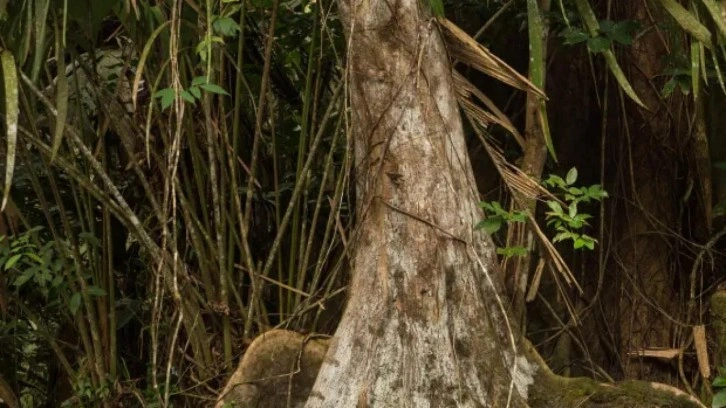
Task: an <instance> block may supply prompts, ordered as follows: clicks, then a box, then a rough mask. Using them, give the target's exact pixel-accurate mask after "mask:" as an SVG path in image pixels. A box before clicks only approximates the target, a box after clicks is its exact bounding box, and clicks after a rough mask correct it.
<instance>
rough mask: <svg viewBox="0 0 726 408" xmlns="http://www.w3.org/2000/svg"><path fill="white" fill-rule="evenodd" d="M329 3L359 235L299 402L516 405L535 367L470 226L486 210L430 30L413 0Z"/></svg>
mask: <svg viewBox="0 0 726 408" xmlns="http://www.w3.org/2000/svg"><path fill="white" fill-rule="evenodd" d="M340 6H341V15H342V16H343V22H344V25H345V27H346V30H347V33H346V34H347V38H348V45H349V50H348V52H349V54H348V58H349V59H348V70H349V84H350V85H349V86H350V98H351V114H352V129H351V130H352V135H353V145H354V149H355V158H356V168H355V171H356V192H357V197H356V199H357V203H358V205H357V207H358V209H359V210H358V211H359V213H358V220H357V222H358V224H357V225H358V230H357V231H356V232H355V241H354V250H353V255H352V267H353V270H354V275H353V277H352V282H351V285H350V298H349V300H348V306H347V309H346V311H345V313H344V315H343V318H342V321H341V323H340V325H339V327H338V330H337V332H336V336H335V338H334V340H333V341H332V344H331V349H330V351H329V352H328V356H327V358H326V361H325V362H324V364H323V367H322V369H321V371H320V374H319V376H318V378H317V382H316V385H315V387H314V388H313V391H312V393H311V395H310V398H309V399H308V402H307V405H306V406H307V407H310V408H312V407H350V406H369V405H375V406H390V407H393V406H395V407H406V406H416V407H425V406H436V407H439V406H486V405H488V404H494V405H497V406H505V405H507V403H508V401H509V403H510V404H511V405H510V406H513V407H516V406H524V405H525V403H524V401H525V399H526V397H527V388H528V385H529V384H531V383H532V382H533V378H532V374H533V370H534V369H535V366H533V365H532V364H530V363H529V362H528V361H527V359H526V358H524V357H523V356H522V355H521V354H520V353H519V352H518V350H517V347H516V346H515V342H514V341H513V340H514V339H515V335H514V333H513V330H512V329H514V328H513V327H511V326H510V324H509V322H508V317H507V315H506V312H505V305H506V300H504V298H503V295H502V285H501V282H500V276H499V274H498V271H497V270H496V262H495V260H494V259H493V257H492V254H493V245H492V243H491V241H490V239H489V238H488V237H487V236H485V235H484V234H482V233H480V232H476V231H474V229H473V226H474V225H475V224H476V223H477V221H479V220H480V219H481V218H482V217H483V215H482V213H481V212H480V210H479V208H478V207H477V195H476V188H475V183H474V178H473V174H472V170H471V165H470V163H469V158H468V156H467V152H466V146H465V143H464V137H463V130H462V125H461V118H460V114H459V108H458V105H457V100H456V96H455V94H454V90H453V87H452V79H451V65H450V62H449V61H448V59H447V57H446V51H445V49H444V46H443V43H442V40H441V38H440V35H439V32H438V30H437V27H436V23H435V21H433V20H429V19H428V18H427V17H428V13H427V11H426V10H423V9H422V8H421V6H420V4H419V2H418V1H417V0H402V1H400V2H397V3H395V4H394V3H389V2H386V1H382V0H372V1H369V2H362V1H357V0H352V1H341V2H340ZM515 367H516V368H515ZM513 374H514V375H513ZM341 379H345V380H344V381H341ZM512 379H513V380H512Z"/></svg>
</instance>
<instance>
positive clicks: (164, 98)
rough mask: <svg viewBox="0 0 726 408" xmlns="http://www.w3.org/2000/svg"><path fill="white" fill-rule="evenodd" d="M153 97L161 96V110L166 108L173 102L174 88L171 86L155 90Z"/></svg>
mask: <svg viewBox="0 0 726 408" xmlns="http://www.w3.org/2000/svg"><path fill="white" fill-rule="evenodd" d="M154 97H156V98H161V110H166V108H168V107H169V106H171V104H172V103H173V102H174V99H175V95H174V90H173V89H171V88H164V89H160V90H158V91H156V93H155V94H154Z"/></svg>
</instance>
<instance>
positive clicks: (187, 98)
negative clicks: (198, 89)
mask: <svg viewBox="0 0 726 408" xmlns="http://www.w3.org/2000/svg"><path fill="white" fill-rule="evenodd" d="M181 97H182V99H184V100H185V101H187V102H189V103H194V102H196V101H197V100H196V99H194V96H192V94H191V93H190V92H189V91H188V90H186V89H185V90H183V91H182V92H181Z"/></svg>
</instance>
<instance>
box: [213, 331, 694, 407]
mask: <svg viewBox="0 0 726 408" xmlns="http://www.w3.org/2000/svg"><path fill="white" fill-rule="evenodd" d="M303 345H304V346H303ZM328 345H329V342H328V341H327V340H320V339H312V338H311V337H310V336H305V335H303V334H299V333H295V332H291V331H284V330H273V331H271V332H268V333H267V334H265V335H262V336H260V337H258V338H257V339H256V340H255V341H254V342H253V343H252V345H251V346H250V347H249V349H248V351H247V352H246V353H245V355H244V358H243V359H242V362H240V365H239V368H238V369H237V371H236V372H235V373H234V374H233V375H232V377H231V378H230V381H229V383H228V384H227V386H226V387H225V391H224V392H223V394H222V395H221V398H220V401H219V403H218V404H217V407H218V408H221V407H230V408H231V407H248V406H255V407H284V406H288V403H289V404H290V405H289V406H291V407H300V406H303V405H304V404H305V402H306V400H307V398H308V395H309V394H310V390H311V389H312V385H313V382H314V380H315V378H316V376H317V374H318V371H319V370H320V365H321V363H322V361H323V358H324V355H325V353H326V351H327V349H328ZM524 348H525V350H526V353H527V354H528V355H529V357H530V358H532V360H534V361H536V362H537V363H538V364H540V365H542V364H543V361H542V359H541V358H540V357H539V356H538V355H536V351H534V350H533V349H532V347H531V346H530V345H529V344H528V343H527V342H526V341H525V342H524ZM527 405H528V406H530V407H532V408H549V407H552V408H570V407H572V408H575V407H578V408H595V407H597V408H619V407H622V408H655V407H665V408H696V407H697V408H703V407H704V405H702V404H701V403H700V402H699V401H697V400H696V399H695V398H693V397H691V396H689V395H687V394H686V393H684V392H682V391H680V390H678V389H677V388H674V387H671V386H668V385H664V384H657V383H650V382H644V381H627V382H623V383H620V384H618V385H610V384H603V383H598V382H596V381H594V380H591V379H589V378H565V377H560V376H557V375H555V374H553V373H552V372H551V371H550V370H549V369H548V368H547V367H546V366H542V369H541V370H540V371H539V374H538V375H537V376H536V378H535V383H534V385H533V386H532V387H531V389H530V394H529V399H528V400H527ZM343 408H345V407H343Z"/></svg>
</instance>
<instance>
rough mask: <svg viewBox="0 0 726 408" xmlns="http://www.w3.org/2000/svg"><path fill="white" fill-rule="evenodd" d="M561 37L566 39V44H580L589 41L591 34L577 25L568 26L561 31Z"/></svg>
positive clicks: (564, 42)
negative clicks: (576, 26)
mask: <svg viewBox="0 0 726 408" xmlns="http://www.w3.org/2000/svg"><path fill="white" fill-rule="evenodd" d="M560 37H562V38H563V39H564V41H563V44H565V45H573V44H579V43H581V42H585V41H587V40H588V39H589V38H590V36H589V35H587V33H586V32H584V31H582V30H580V29H578V28H575V27H567V28H566V29H564V30H562V32H561V33H560Z"/></svg>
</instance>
